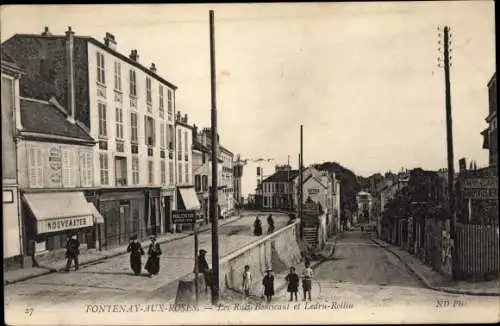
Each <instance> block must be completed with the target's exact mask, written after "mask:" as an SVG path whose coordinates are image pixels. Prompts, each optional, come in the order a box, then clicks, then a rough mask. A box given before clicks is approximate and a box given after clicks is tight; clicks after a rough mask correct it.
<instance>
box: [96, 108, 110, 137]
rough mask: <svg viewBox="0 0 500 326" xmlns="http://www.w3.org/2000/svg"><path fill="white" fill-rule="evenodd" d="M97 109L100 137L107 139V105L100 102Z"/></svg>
mask: <svg viewBox="0 0 500 326" xmlns="http://www.w3.org/2000/svg"><path fill="white" fill-rule="evenodd" d="M97 108H98V110H99V136H101V137H106V136H107V135H108V128H107V122H106V104H104V103H101V102H99V103H97Z"/></svg>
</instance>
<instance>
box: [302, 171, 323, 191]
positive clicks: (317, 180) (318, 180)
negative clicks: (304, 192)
mask: <svg viewBox="0 0 500 326" xmlns="http://www.w3.org/2000/svg"><path fill="white" fill-rule="evenodd" d="M310 179H314V180H316V182H318V183H319V184H320V185H322V186H323V187H325V188H326V185H325V184H323V182H321V180H320V179H318V178H317V177H315V176H314V175H312V174H311V175H310V176H308V177H307V178H306V179H305V180H304V181H303V182H302V184H305V183H306V182H307V181H309V180H310Z"/></svg>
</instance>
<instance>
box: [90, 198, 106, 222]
mask: <svg viewBox="0 0 500 326" xmlns="http://www.w3.org/2000/svg"><path fill="white" fill-rule="evenodd" d="M89 206H90V211H91V212H92V215H93V216H94V223H95V224H102V223H104V217H103V216H102V215H101V213H99V211H98V210H97V208H95V206H94V204H92V203H89Z"/></svg>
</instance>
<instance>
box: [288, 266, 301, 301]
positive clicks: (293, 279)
mask: <svg viewBox="0 0 500 326" xmlns="http://www.w3.org/2000/svg"><path fill="white" fill-rule="evenodd" d="M285 280H286V281H287V282H288V292H290V301H292V300H293V295H294V294H295V301H297V292H299V276H298V275H297V273H295V267H290V273H288V275H287V276H286V277H285Z"/></svg>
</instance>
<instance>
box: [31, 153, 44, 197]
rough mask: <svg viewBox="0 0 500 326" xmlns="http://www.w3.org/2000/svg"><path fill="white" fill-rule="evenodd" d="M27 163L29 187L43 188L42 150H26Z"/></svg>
mask: <svg viewBox="0 0 500 326" xmlns="http://www.w3.org/2000/svg"><path fill="white" fill-rule="evenodd" d="M28 161H29V185H30V187H33V188H40V187H43V164H42V149H41V148H38V147H30V148H29V150H28Z"/></svg>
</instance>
